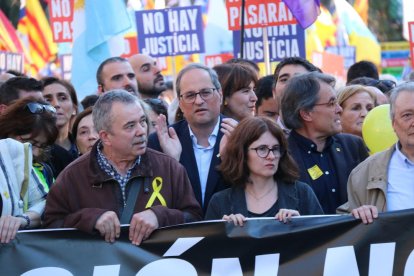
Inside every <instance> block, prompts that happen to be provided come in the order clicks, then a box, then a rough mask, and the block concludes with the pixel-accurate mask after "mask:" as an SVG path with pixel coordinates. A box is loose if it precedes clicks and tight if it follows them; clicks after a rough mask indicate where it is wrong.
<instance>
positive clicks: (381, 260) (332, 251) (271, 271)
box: [22, 237, 414, 276]
mask: <svg viewBox="0 0 414 276" xmlns="http://www.w3.org/2000/svg"><path fill="white" fill-rule="evenodd" d="M181 239H188V241H186V242H188V243H187V245H185V246H184V247H183V246H182V245H180V246H179V247H181V248H187V250H189V249H190V248H191V247H192V246H194V245H196V244H197V243H198V242H199V241H201V240H202V239H203V237H200V238H181ZM186 242H184V243H186ZM174 245H175V243H174ZM174 245H173V246H174ZM173 246H172V247H173ZM395 247H396V244H395V243H380V244H371V247H370V261H369V267H368V269H369V275H370V276H371V275H372V276H373V275H375V276H377V275H378V276H385V275H392V265H393V262H394V258H395V256H394V255H395ZM170 248H171V247H170ZM176 252H180V253H181V254H182V253H184V251H182V249H180V250H178V251H176ZM279 259H280V254H279V253H273V254H265V255H258V256H256V257H255V265H254V271H255V273H254V275H255V276H264V275H266V276H267V275H277V274H278V270H279ZM120 268H121V264H113V265H102V266H94V270H93V276H101V275H105V276H118V275H119V271H120ZM382 270H384V271H382ZM228 274H231V275H243V271H242V269H241V264H240V259H239V258H237V257H234V258H214V259H213V260H212V269H211V275H228ZM45 275H46V276H52V275H62V276H72V275H73V274H72V273H71V272H69V271H67V270H66V269H63V268H60V267H40V268H36V269H32V270H29V271H27V272H25V273H23V274H22V276H45ZM136 275H137V276H150V275H151V276H152V275H188V276H194V275H198V273H197V271H196V269H195V267H194V266H193V265H192V264H191V263H189V262H188V261H185V260H182V259H179V258H165V259H158V260H156V261H153V262H150V263H148V264H146V265H145V266H144V267H143V268H141V269H140V270H139V271H138V272H137V274H136ZM323 275H324V276H342V275H344V276H349V275H352V276H356V275H360V274H359V270H358V265H357V260H356V256H355V250H354V247H353V246H341V247H334V248H328V249H327V252H326V257H325V264H324V273H323ZM404 275H405V276H411V275H414V251H412V252H411V253H410V255H409V257H408V259H407V261H406V264H405V270H404Z"/></svg>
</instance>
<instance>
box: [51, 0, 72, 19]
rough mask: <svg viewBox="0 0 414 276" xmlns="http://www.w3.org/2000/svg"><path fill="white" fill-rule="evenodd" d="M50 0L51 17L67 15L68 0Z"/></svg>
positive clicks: (69, 12) (68, 11) (68, 9)
mask: <svg viewBox="0 0 414 276" xmlns="http://www.w3.org/2000/svg"><path fill="white" fill-rule="evenodd" d="M51 1H52V17H62V16H63V17H69V16H70V15H71V11H70V1H69V0H51Z"/></svg>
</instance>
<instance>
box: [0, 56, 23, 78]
mask: <svg viewBox="0 0 414 276" xmlns="http://www.w3.org/2000/svg"><path fill="white" fill-rule="evenodd" d="M23 64H24V63H23V53H10V52H6V51H0V74H2V73H4V72H6V71H7V70H14V71H17V72H23Z"/></svg>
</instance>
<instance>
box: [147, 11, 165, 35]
mask: <svg viewBox="0 0 414 276" xmlns="http://www.w3.org/2000/svg"><path fill="white" fill-rule="evenodd" d="M142 21H143V22H144V34H155V33H160V34H161V33H163V32H164V31H165V25H164V16H163V14H162V13H161V12H157V13H152V12H151V13H144V14H143V15H142Z"/></svg>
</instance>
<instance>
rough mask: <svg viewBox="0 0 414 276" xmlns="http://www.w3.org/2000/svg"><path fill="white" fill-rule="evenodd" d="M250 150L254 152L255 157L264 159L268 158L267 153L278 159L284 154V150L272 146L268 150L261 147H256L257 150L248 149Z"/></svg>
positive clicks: (265, 147)
mask: <svg viewBox="0 0 414 276" xmlns="http://www.w3.org/2000/svg"><path fill="white" fill-rule="evenodd" d="M250 150H255V151H256V154H257V156H259V157H260V158H266V157H267V156H269V153H270V152H272V153H273V155H274V156H275V157H276V158H279V157H280V156H282V155H283V154H284V150H283V149H281V148H280V146H274V147H272V148H269V147H268V146H265V145H262V146H258V147H257V148H250Z"/></svg>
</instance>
